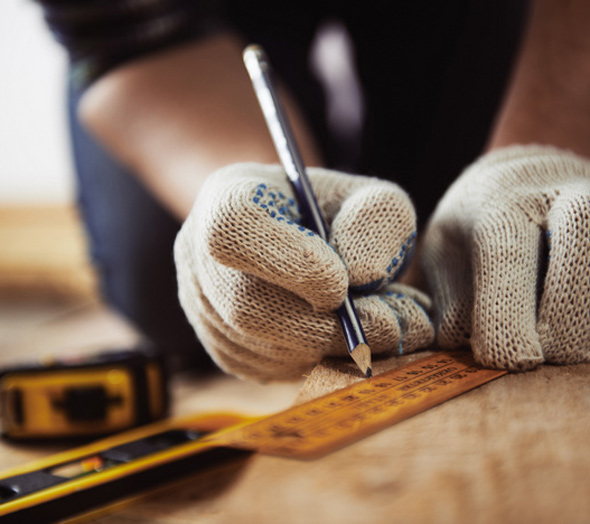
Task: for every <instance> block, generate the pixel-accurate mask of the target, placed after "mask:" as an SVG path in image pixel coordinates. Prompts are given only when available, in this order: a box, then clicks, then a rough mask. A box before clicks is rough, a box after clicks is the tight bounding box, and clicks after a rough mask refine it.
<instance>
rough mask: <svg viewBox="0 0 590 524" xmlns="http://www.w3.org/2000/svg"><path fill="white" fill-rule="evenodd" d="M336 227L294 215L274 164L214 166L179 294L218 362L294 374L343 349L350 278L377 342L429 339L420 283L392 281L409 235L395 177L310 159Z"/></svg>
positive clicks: (178, 248) (182, 256)
mask: <svg viewBox="0 0 590 524" xmlns="http://www.w3.org/2000/svg"><path fill="white" fill-rule="evenodd" d="M308 174H309V177H310V180H311V183H312V185H313V187H314V191H315V193H316V196H317V199H318V203H319V205H320V207H321V208H322V211H323V212H324V215H325V218H326V221H327V224H328V225H329V227H330V228H331V240H330V244H331V245H328V244H327V243H326V242H324V241H323V240H322V239H321V238H320V237H319V236H318V235H316V234H314V233H312V232H311V231H309V230H308V229H306V228H304V227H302V226H300V225H298V220H299V211H298V207H297V205H296V203H295V201H294V200H293V193H292V191H291V188H290V185H289V183H288V180H287V178H286V175H285V173H284V171H283V170H282V169H281V168H280V167H278V166H267V165H260V164H236V165H231V166H228V167H226V168H223V169H221V170H219V171H217V172H216V173H214V174H212V175H211V176H210V177H209V178H208V179H207V182H206V183H205V185H204V187H203V189H202V190H201V192H200V194H199V198H198V199H197V202H196V203H195V206H194V208H193V210H192V211H191V213H190V215H189V217H188V219H187V220H186V222H185V224H184V225H183V227H182V229H181V231H180V233H179V235H178V238H177V240H176V244H175V260H176V266H177V272H178V282H179V296H180V301H181V303H182V306H183V308H184V311H185V313H186V315H187V317H188V319H189V321H190V322H191V324H192V325H193V327H194V328H195V330H196V332H197V335H198V336H199V338H200V340H201V342H202V343H203V345H204V346H205V348H206V349H207V351H208V352H209V353H210V355H211V356H212V358H213V359H214V360H215V362H216V363H217V364H218V365H219V366H220V367H221V368H222V369H224V370H225V371H227V372H229V373H233V374H235V375H238V376H240V377H244V378H254V379H257V380H272V379H291V378H298V377H300V376H301V375H302V374H303V373H305V372H307V371H309V370H310V369H311V368H312V367H313V365H314V364H316V363H317V362H319V361H320V360H321V359H322V357H324V356H326V355H346V354H347V350H346V344H345V341H344V337H343V335H342V332H341V329H340V326H339V323H338V320H337V318H336V316H335V314H334V313H333V311H334V310H335V309H336V308H337V307H338V306H339V305H340V304H341V303H342V301H343V300H344V297H345V295H346V292H347V289H348V288H349V286H350V287H351V288H353V289H355V288H356V290H357V291H360V292H362V296H361V297H360V298H357V299H355V305H356V306H357V310H358V314H359V318H360V320H361V323H362V325H363V327H364V330H365V333H366V335H367V339H368V342H369V345H370V346H371V349H372V352H373V354H379V353H385V354H391V353H393V352H396V353H397V352H401V351H403V352H408V351H412V350H415V349H417V348H419V347H423V346H426V345H428V344H429V343H431V342H432V340H433V338H434V329H433V327H432V325H431V323H430V320H429V318H428V315H427V313H426V311H425V310H427V309H428V308H429V300H428V298H427V297H426V296H425V295H423V294H422V293H420V292H418V291H416V290H414V289H412V288H410V287H407V286H402V285H400V284H391V283H390V282H391V281H392V280H393V278H394V277H396V276H397V274H398V273H399V269H400V268H401V267H402V265H403V263H404V262H405V261H406V260H407V259H408V258H409V253H410V251H411V250H412V247H413V244H414V239H415V227H416V224H415V216H414V211H413V208H412V204H411V202H410V200H409V198H408V196H407V195H406V193H404V192H403V191H402V190H401V189H400V188H399V187H398V186H397V185H395V184H393V183H391V182H385V181H381V180H377V179H374V178H368V177H362V176H353V175H346V174H343V173H337V172H334V171H328V170H324V169H308Z"/></svg>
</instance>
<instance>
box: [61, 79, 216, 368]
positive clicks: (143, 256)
mask: <svg viewBox="0 0 590 524" xmlns="http://www.w3.org/2000/svg"><path fill="white" fill-rule="evenodd" d="M79 96H80V95H79V94H78V93H76V92H75V91H74V90H70V92H69V96H68V98H69V100H68V109H69V124H70V133H71V143H72V153H73V157H74V164H75V171H76V175H77V190H78V195H77V196H78V204H79V208H80V212H81V215H82V219H83V221H84V223H85V226H86V231H87V236H88V243H89V249H90V256H91V260H92V262H93V263H94V265H95V268H96V270H97V272H98V276H99V280H100V290H101V293H102V296H103V298H104V300H105V302H106V303H107V304H108V305H109V306H111V307H112V308H114V309H115V310H116V311H118V312H119V313H121V314H122V315H123V316H124V317H126V318H127V319H128V320H129V321H131V322H132V323H133V324H134V326H135V327H136V328H137V329H138V330H139V331H140V332H141V333H142V334H143V335H144V336H145V337H146V338H147V339H149V340H150V341H151V342H153V343H154V344H155V345H156V346H157V347H158V348H159V349H160V350H161V351H163V352H164V353H165V354H166V355H169V356H171V357H180V359H182V360H183V361H185V362H186V361H187V360H188V361H191V362H193V363H196V364H199V362H201V363H202V365H203V366H206V365H208V364H206V363H207V362H208V357H206V354H205V352H204V350H203V348H202V346H201V345H200V343H199V342H198V340H197V338H196V335H195V333H194V331H193V329H192V327H191V326H190V324H189V323H188V321H187V320H186V318H185V315H184V312H183V311H182V308H181V307H180V304H179V301H178V297H177V284H176V272H175V268H174V260H173V244H174V239H175V237H176V233H177V231H178V229H179V228H180V224H179V223H178V221H177V220H176V219H175V218H174V217H173V216H172V215H170V214H169V213H168V212H167V211H166V210H165V209H164V208H163V207H162V206H161V205H160V204H159V203H158V202H157V201H156V200H155V199H154V198H153V197H152V196H151V195H150V193H149V192H148V191H147V190H146V188H145V187H143V186H142V184H141V183H140V182H139V181H138V179H137V178H136V177H135V176H134V175H133V173H131V172H130V171H129V170H128V169H127V168H126V167H125V166H123V165H121V164H120V163H119V162H118V161H117V160H115V159H114V158H113V157H112V156H111V155H109V154H108V153H107V152H106V151H105V150H104V149H103V148H102V147H101V146H100V145H99V144H98V143H97V141H96V140H94V138H93V137H91V136H90V135H89V134H88V133H87V132H86V131H85V130H84V129H83V128H82V126H81V125H80V123H79V122H78V119H77V118H76V113H75V108H76V106H77V102H78V99H79Z"/></svg>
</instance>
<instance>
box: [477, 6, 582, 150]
mask: <svg viewBox="0 0 590 524" xmlns="http://www.w3.org/2000/svg"><path fill="white" fill-rule="evenodd" d="M589 24H590V2H588V0H569V1H566V0H537V1H535V2H533V5H532V13H531V19H530V24H529V30H528V31H527V34H526V35H525V38H524V41H523V46H522V52H521V55H520V58H519V60H518V61H517V64H516V68H515V73H514V75H513V80H512V82H511V85H510V87H509V89H508V92H507V96H506V99H505V102H504V105H503V108H502V110H501V112H500V114H499V118H498V120H497V122H496V126H495V129H494V131H493V133H492V135H491V139H490V142H489V146H488V148H489V149H495V148H499V147H503V146H507V145H511V144H527V143H538V144H548V145H554V146H557V147H562V148H564V149H569V150H572V151H574V152H576V153H578V154H581V155H585V156H587V157H590V30H589Z"/></svg>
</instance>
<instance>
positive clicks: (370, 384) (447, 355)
mask: <svg viewBox="0 0 590 524" xmlns="http://www.w3.org/2000/svg"><path fill="white" fill-rule="evenodd" d="M504 374H506V371H503V370H496V369H484V368H482V367H480V366H478V365H476V364H475V362H474V360H473V357H472V356H471V354H470V353H466V352H440V353H435V354H434V355H432V356H430V357H426V358H423V359H420V360H417V361H415V362H412V363H410V364H407V365H405V366H403V367H400V368H397V369H393V370H391V371H388V372H386V373H382V374H381V375H378V376H376V377H373V378H370V379H367V380H363V381H362V382H359V383H357V384H353V385H352V386H349V387H347V388H345V389H341V390H339V391H336V392H334V393H330V394H328V395H326V396H324V397H320V398H318V399H315V400H312V401H310V402H307V403H305V404H301V405H299V406H295V407H293V408H291V409H288V410H286V411H282V412H280V413H277V414H276V415H272V416H270V417H266V418H263V419H261V420H258V421H256V422H249V423H245V424H242V425H238V426H236V427H231V428H227V429H226V430H221V431H219V432H217V433H213V434H210V435H209V436H207V437H205V438H204V439H203V442H206V443H212V444H213V443H214V444H217V445H223V446H230V447H236V448H242V449H251V450H256V451H258V452H260V453H265V454H271V455H282V456H287V457H296V458H317V457H319V456H321V455H324V454H326V453H329V452H331V451H334V450H335V449H338V448H340V447H342V446H345V445H347V444H350V443H351V442H354V441H356V440H358V439H360V438H363V437H365V436H367V435H370V434H372V433H375V432H376V431H379V430H380V429H383V428H385V427H387V426H390V425H392V424H395V423H397V422H400V421H402V420H405V419H407V418H409V417H411V416H413V415H416V414H418V413H421V412H422V411H425V410H427V409H428V408H431V407H433V406H436V405H437V404H440V403H441V402H444V401H445V400H449V399H451V398H453V397H456V396H457V395H460V394H461V393H464V392H466V391H469V390H470V389H473V388H475V387H477V386H480V385H482V384H484V383H486V382H489V381H490V380H493V379H495V378H498V377H500V376H502V375H504Z"/></svg>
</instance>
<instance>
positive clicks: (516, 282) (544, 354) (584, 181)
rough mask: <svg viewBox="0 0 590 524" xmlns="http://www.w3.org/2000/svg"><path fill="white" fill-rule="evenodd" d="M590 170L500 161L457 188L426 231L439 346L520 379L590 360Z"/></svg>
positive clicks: (477, 167)
mask: <svg viewBox="0 0 590 524" xmlns="http://www.w3.org/2000/svg"><path fill="white" fill-rule="evenodd" d="M589 257H590V162H588V161H587V160H585V159H583V158H581V157H578V156H576V155H574V154H572V153H569V152H565V151H561V150H558V149H555V148H550V147H541V146H514V147H509V148H505V149H500V150H497V151H493V152H491V153H488V154H487V155H485V156H483V157H482V158H481V159H480V160H479V161H477V162H475V163H474V164H473V165H472V166H471V167H469V168H468V169H467V170H466V171H465V172H464V173H463V174H462V175H461V176H460V177H459V178H458V179H457V180H456V181H455V183H454V184H453V185H452V186H451V187H450V189H449V190H448V191H447V193H446V195H445V196H444V197H443V199H442V200H441V202H440V203H439V205H438V207H437V209H436V210H435V212H434V214H433V217H432V220H431V222H430V224H429V227H428V228H427V231H426V236H425V240H424V249H423V252H422V262H423V269H424V272H425V275H426V277H427V278H428V279H429V280H430V287H431V290H432V293H433V298H434V306H435V308H434V309H435V311H436V317H437V319H436V324H437V342H438V343H439V344H440V345H441V346H443V347H458V346H461V345H467V344H469V343H470V344H471V348H472V350H473V352H474V354H475V358H476V359H477V360H478V361H479V362H480V363H482V364H484V365H486V366H491V367H498V368H505V369H510V370H524V369H530V368H533V367H534V366H536V365H537V364H540V363H541V362H544V361H545V362H551V363H556V364H570V363H576V362H582V361H586V360H589V358H590V262H589Z"/></svg>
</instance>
